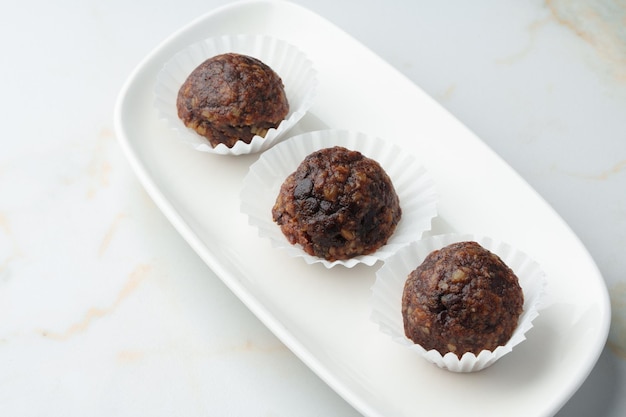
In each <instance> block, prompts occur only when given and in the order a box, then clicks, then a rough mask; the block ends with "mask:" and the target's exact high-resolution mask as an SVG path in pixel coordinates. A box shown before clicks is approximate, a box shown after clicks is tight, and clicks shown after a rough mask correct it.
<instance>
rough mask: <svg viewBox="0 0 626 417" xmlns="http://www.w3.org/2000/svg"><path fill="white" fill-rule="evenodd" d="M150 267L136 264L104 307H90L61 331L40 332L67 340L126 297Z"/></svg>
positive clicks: (107, 312) (113, 308)
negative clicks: (124, 282) (112, 299)
mask: <svg viewBox="0 0 626 417" xmlns="http://www.w3.org/2000/svg"><path fill="white" fill-rule="evenodd" d="M151 270H152V267H151V266H150V265H145V264H141V265H138V266H137V267H136V268H135V269H134V270H133V271H132V272H131V273H130V274H129V275H128V280H127V282H126V285H124V287H122V289H121V290H120V292H119V293H118V295H117V297H116V298H115V300H114V301H113V303H112V304H111V305H110V306H109V307H106V308H102V307H92V308H90V309H89V310H87V311H86V313H85V315H84V316H83V317H82V319H81V320H79V321H77V322H76V323H74V324H72V325H71V326H69V327H68V328H67V329H65V330H64V331H61V332H53V331H49V330H41V331H40V334H41V335H42V336H44V337H46V338H49V339H53V340H67V339H69V338H71V337H73V336H76V335H77V334H80V333H82V332H84V331H85V330H87V329H88V328H89V326H90V325H91V324H92V323H93V322H94V321H95V320H97V319H99V318H102V317H104V316H106V315H108V314H110V313H111V312H113V311H115V309H116V308H117V307H118V306H119V305H120V304H121V303H122V302H123V301H124V299H126V298H127V297H128V296H129V295H130V294H131V293H132V292H133V291H135V289H137V287H139V284H141V282H142V281H143V280H144V279H145V278H146V277H147V276H148V275H149V274H150V272H151Z"/></svg>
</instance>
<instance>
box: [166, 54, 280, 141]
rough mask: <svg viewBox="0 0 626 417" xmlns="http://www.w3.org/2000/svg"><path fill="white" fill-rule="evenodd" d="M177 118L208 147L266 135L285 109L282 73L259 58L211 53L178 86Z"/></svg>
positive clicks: (278, 121) (278, 120)
mask: <svg viewBox="0 0 626 417" xmlns="http://www.w3.org/2000/svg"><path fill="white" fill-rule="evenodd" d="M176 108H177V112H178V117H179V118H180V119H181V120H182V121H183V123H184V124H185V126H187V127H189V128H191V129H193V130H195V131H196V132H197V133H198V134H199V135H201V136H204V137H205V138H206V139H207V140H208V141H209V143H210V144H211V146H212V147H216V146H217V145H219V144H224V145H226V146H227V147H229V148H231V147H233V146H234V145H235V144H236V143H237V142H238V141H243V142H245V143H250V142H251V141H252V138H253V137H254V136H255V135H258V136H261V137H264V136H265V134H266V133H267V131H268V129H270V128H276V127H277V126H278V125H279V124H280V122H281V121H283V120H284V119H285V117H286V116H287V114H288V113H289V103H288V100H287V96H286V94H285V87H284V85H283V81H282V79H281V78H280V76H279V75H278V74H277V73H276V72H274V70H272V68H270V67H269V66H268V65H266V64H265V63H263V62H262V61H260V60H259V59H257V58H253V57H251V56H248V55H244V54H239V53H224V54H219V55H216V56H213V57H211V58H209V59H207V60H205V61H204V62H202V63H201V64H200V65H199V66H197V67H196V68H195V69H194V70H193V71H192V72H191V74H189V76H188V77H187V79H186V80H185V82H184V83H183V85H182V86H181V87H180V90H179V91H178V96H177V99H176Z"/></svg>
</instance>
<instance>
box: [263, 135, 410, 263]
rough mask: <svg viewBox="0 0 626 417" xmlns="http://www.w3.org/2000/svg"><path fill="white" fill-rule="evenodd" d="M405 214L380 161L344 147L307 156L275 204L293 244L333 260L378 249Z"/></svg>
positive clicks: (275, 214) (275, 217)
mask: <svg viewBox="0 0 626 417" xmlns="http://www.w3.org/2000/svg"><path fill="white" fill-rule="evenodd" d="M401 217H402V209H401V208H400V202H399V199H398V195H397V194H396V190H395V188H394V186H393V184H392V182H391V179H390V178H389V176H388V175H387V173H386V172H385V171H384V169H383V168H382V167H381V166H380V164H379V163H378V162H376V161H375V160H373V159H370V158H368V157H366V156H364V155H363V154H361V153H360V152H358V151H354V150H350V149H347V148H345V147H342V146H333V147H328V148H323V149H320V150H317V151H315V152H313V153H311V154H309V155H307V156H306V157H305V158H304V160H303V161H302V162H301V163H300V165H299V166H298V168H297V169H296V171H295V172H293V173H292V174H290V175H289V176H288V177H287V179H286V180H285V181H284V182H283V184H282V186H281V188H280V191H279V194H278V196H277V198H276V202H275V204H274V206H273V208H272V218H273V220H274V221H275V222H276V223H277V224H278V225H279V226H280V228H281V231H282V233H283V234H284V235H285V236H286V237H287V239H288V240H289V242H290V243H291V244H300V245H301V246H302V248H303V249H304V251H305V252H306V253H308V254H309V255H314V256H317V257H319V258H323V259H326V260H328V261H335V260H345V259H350V258H353V257H356V256H360V255H365V254H370V253H373V252H375V251H376V250H377V249H378V248H380V247H381V246H383V245H385V243H386V242H387V240H388V239H389V237H390V236H391V235H392V234H393V233H394V231H395V229H396V226H397V224H398V222H399V221H400V218H401Z"/></svg>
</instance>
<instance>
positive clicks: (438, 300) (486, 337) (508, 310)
mask: <svg viewBox="0 0 626 417" xmlns="http://www.w3.org/2000/svg"><path fill="white" fill-rule="evenodd" d="M523 304H524V295H523V293H522V289H521V287H520V285H519V282H518V278H517V276H516V275H515V274H514V273H513V271H512V270H511V269H510V268H509V267H508V266H507V265H505V264H504V262H503V261H502V260H501V259H500V258H499V257H498V256H497V255H495V254H493V253H491V252H490V251H488V250H487V249H485V248H483V247H482V246H481V245H479V244H478V243H476V242H472V241H469V242H459V243H453V244H451V245H448V246H446V247H444V248H442V249H440V250H436V251H433V252H432V253H430V254H429V255H428V256H427V257H426V259H424V262H423V263H422V264H421V265H419V266H418V267H417V268H416V269H415V270H414V271H412V272H411V273H410V274H409V276H408V278H407V281H406V282H405V286H404V292H403V296H402V317H403V320H404V331H405V334H406V336H407V337H408V338H409V339H411V340H413V342H415V343H417V344H419V345H421V346H422V347H423V348H424V349H426V350H431V349H436V350H437V351H438V352H439V353H441V354H442V355H445V354H446V353H448V352H453V353H454V354H456V355H457V356H458V357H459V358H460V357H461V356H463V354H464V353H466V352H472V353H474V354H476V355H478V354H479V353H480V352H481V351H482V350H485V349H486V350H489V351H493V350H494V349H495V348H497V347H498V346H502V345H504V344H506V342H507V341H508V340H509V339H510V338H511V335H512V334H513V331H514V330H515V329H516V327H517V323H518V319H519V316H520V314H521V313H522V306H523Z"/></svg>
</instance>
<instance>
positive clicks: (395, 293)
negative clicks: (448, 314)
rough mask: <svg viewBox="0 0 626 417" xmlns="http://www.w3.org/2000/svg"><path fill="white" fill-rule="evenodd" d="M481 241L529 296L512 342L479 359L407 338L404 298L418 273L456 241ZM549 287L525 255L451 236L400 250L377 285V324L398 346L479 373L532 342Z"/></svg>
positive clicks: (374, 313)
mask: <svg viewBox="0 0 626 417" xmlns="http://www.w3.org/2000/svg"><path fill="white" fill-rule="evenodd" d="M465 241H475V242H477V243H479V244H480V245H481V246H482V247H484V248H485V249H487V250H489V251H491V252H493V253H495V254H496V255H498V256H499V257H500V259H502V261H503V262H504V263H505V264H506V265H508V266H509V268H511V269H512V270H513V272H514V273H515V275H517V277H518V279H519V284H520V286H521V287H522V292H523V293H524V305H523V311H522V314H521V315H520V317H519V320H518V325H517V328H516V329H515V331H514V332H513V335H512V336H511V338H510V339H509V341H508V342H507V343H506V344H505V345H503V346H499V347H497V348H496V349H495V350H493V351H489V350H483V351H482V352H480V353H479V354H478V355H475V354H473V353H471V352H467V353H465V354H464V355H463V356H462V357H461V358H460V359H459V357H458V356H457V355H456V354H454V353H452V352H448V353H446V354H445V355H443V356H442V355H441V354H440V353H439V352H438V351H437V350H435V349H432V350H429V351H427V350H426V349H424V348H423V347H422V346H420V345H418V344H416V343H414V342H413V341H412V340H411V339H409V338H407V337H406V336H405V333H404V322H403V318H402V294H403V291H404V284H405V282H406V280H407V278H408V275H409V274H410V273H411V272H412V271H413V270H415V268H417V267H418V266H419V265H420V264H421V263H422V262H423V261H424V259H425V258H426V256H428V255H429V254H430V253H431V252H433V251H435V250H438V249H441V248H443V247H445V246H447V245H449V244H452V243H455V242H465ZM545 285H546V278H545V274H544V272H543V271H542V269H541V268H540V266H539V265H538V264H537V263H536V262H535V261H534V260H532V259H531V258H530V257H529V256H528V255H526V254H525V253H523V252H521V251H519V250H517V249H515V248H513V247H512V246H510V245H508V244H506V243H504V242H500V241H497V240H494V239H491V238H489V237H480V236H474V235H460V234H449V235H439V236H433V237H429V238H426V239H424V240H420V241H416V242H413V243H411V244H410V245H409V246H406V247H405V248H403V249H402V250H400V251H398V252H397V253H396V254H395V255H394V256H393V257H391V258H389V259H388V260H387V261H386V262H385V264H384V265H383V266H382V267H381V268H380V269H379V270H378V271H377V273H376V281H375V283H374V285H373V286H372V298H371V307H372V314H371V319H372V321H374V322H375V323H377V324H378V326H379V328H380V330H381V331H382V332H383V333H385V334H387V335H389V336H390V337H391V338H392V339H393V340H394V341H396V342H397V343H400V344H401V345H403V346H406V347H407V348H408V349H411V350H412V351H414V352H416V353H417V354H418V355H420V356H422V357H423V358H424V359H426V360H428V361H429V362H432V363H434V364H436V365H437V366H439V367H440V368H444V369H447V370H449V371H452V372H476V371H480V370H482V369H485V368H487V367H489V366H491V365H493V364H494V363H495V362H496V361H497V360H499V359H500V358H502V357H503V356H504V355H506V354H508V353H509V352H511V351H512V350H513V347H515V346H516V345H518V344H519V343H521V342H522V341H524V340H525V339H526V332H527V331H528V330H530V329H531V328H532V327H533V325H532V322H533V320H534V319H535V318H536V317H537V316H538V315H539V306H540V300H541V296H542V294H543V292H544V288H545Z"/></svg>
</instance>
